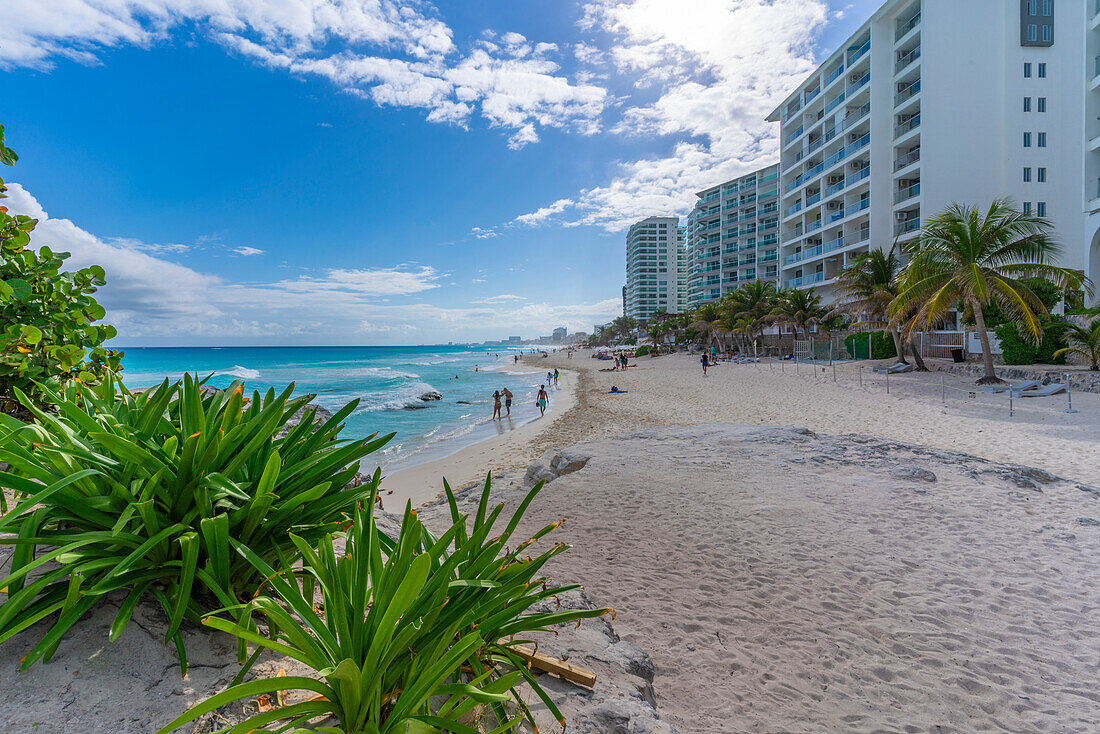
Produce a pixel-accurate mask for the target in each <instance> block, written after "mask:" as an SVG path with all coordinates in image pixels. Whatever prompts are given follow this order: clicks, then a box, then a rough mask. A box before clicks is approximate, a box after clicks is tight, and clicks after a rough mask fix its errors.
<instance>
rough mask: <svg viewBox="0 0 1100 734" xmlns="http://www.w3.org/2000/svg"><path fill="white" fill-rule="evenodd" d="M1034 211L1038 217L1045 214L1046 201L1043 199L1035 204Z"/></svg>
mask: <svg viewBox="0 0 1100 734" xmlns="http://www.w3.org/2000/svg"><path fill="white" fill-rule="evenodd" d="M1035 213H1036V214H1038V215H1039V216H1040V217H1045V216H1046V215H1047V203H1046V202H1045V201H1040V202H1039V203H1038V204H1036V205H1035Z"/></svg>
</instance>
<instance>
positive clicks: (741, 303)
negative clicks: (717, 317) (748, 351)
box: [726, 280, 778, 339]
mask: <svg viewBox="0 0 1100 734" xmlns="http://www.w3.org/2000/svg"><path fill="white" fill-rule="evenodd" d="M727 295H729V300H728V301H727V303H726V307H727V308H728V309H729V310H730V311H732V312H733V316H735V317H736V318H737V319H748V320H749V321H750V322H751V324H752V328H751V329H749V330H748V331H746V332H744V333H746V334H747V335H748V336H749V338H750V339H751V338H754V337H755V336H756V334H757V333H758V332H760V331H762V330H763V328H764V326H765V324H766V323H767V322H768V316H769V315H770V314H771V312H772V311H773V310H775V307H776V305H777V299H778V292H777V291H776V289H775V283H773V282H771V281H770V280H754V281H752V282H749V283H743V284H742V285H740V286H738V287H737V289H736V290H733V291H730V293H729V294H727Z"/></svg>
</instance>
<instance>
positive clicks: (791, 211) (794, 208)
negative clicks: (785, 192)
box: [783, 201, 802, 217]
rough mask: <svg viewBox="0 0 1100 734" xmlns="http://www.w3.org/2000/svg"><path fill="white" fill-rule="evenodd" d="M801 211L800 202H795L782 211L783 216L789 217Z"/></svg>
mask: <svg viewBox="0 0 1100 734" xmlns="http://www.w3.org/2000/svg"><path fill="white" fill-rule="evenodd" d="M800 211H802V202H801V201H799V202H797V203H796V204H795V205H794V206H789V207H787V210H786V211H785V212H783V216H785V217H789V216H791V215H792V214H794V213H796V212H800Z"/></svg>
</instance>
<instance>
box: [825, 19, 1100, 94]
mask: <svg viewBox="0 0 1100 734" xmlns="http://www.w3.org/2000/svg"><path fill="white" fill-rule="evenodd" d="M1097 2H1100V0H1097ZM843 73H844V64H841V65H840V66H838V67H836V71H834V72H833V73H832V74H829V76H827V77H825V81H824V82H822V84H821V88H822V89H824V88H825V87H827V86H829V85H830V84H832V83H833V80H835V79H836V78H837V77H838V76H840V75H841V74H843Z"/></svg>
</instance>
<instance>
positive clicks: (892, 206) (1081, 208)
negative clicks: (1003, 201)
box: [689, 0, 1100, 303]
mask: <svg viewBox="0 0 1100 734" xmlns="http://www.w3.org/2000/svg"><path fill="white" fill-rule="evenodd" d="M1098 54H1100V5H1098V4H1097V3H1096V2H1094V1H1093V0H1090V1H1089V2H1078V1H1072V2H1054V0H966V2H959V0H890V1H889V2H886V3H885V4H883V5H882V7H880V8H879V9H878V10H877V11H876V12H875V13H874V15H872V17H871V18H870V19H869V20H868V21H867V22H866V23H864V24H863V25H862V26H861V27H860V28H859V29H858V30H857V31H856V32H855V33H853V34H852V35H851V36H850V37H849V38H848V40H847V41H846V42H845V43H844V44H842V45H841V47H840V48H838V49H837V50H836V51H835V52H833V53H832V54H831V55H830V56H828V57H827V59H826V60H825V62H824V63H823V64H821V65H820V66H819V67H818V68H817V70H816V71H814V72H813V73H812V74H811V75H810V76H809V77H808V78H807V80H806V81H804V82H803V83H802V84H800V85H799V86H798V88H797V89H795V90H794V91H793V92H792V93H791V94H790V95H789V96H788V97H787V98H786V99H785V100H784V101H783V103H782V104H781V105H780V106H779V107H778V108H776V109H775V111H773V112H772V113H771V115H770V116H769V117H768V120H770V121H773V122H777V123H779V125H780V130H781V135H780V149H781V154H780V165H781V169H782V172H781V192H780V195H781V201H780V205H779V208H780V209H781V210H782V234H781V241H782V251H781V257H782V269H781V275H782V282H781V285H783V286H784V287H788V288H810V287H813V288H816V289H817V290H818V291H819V292H820V293H821V295H822V296H823V297H824V300H825V301H826V303H828V302H829V301H831V300H832V299H833V297H834V291H835V287H834V284H835V282H836V276H837V275H838V274H839V273H840V272H841V271H842V270H843V269H844V268H845V267H847V266H848V265H850V264H851V263H852V262H853V261H854V260H855V259H856V258H857V257H858V256H859V255H861V254H863V253H865V252H867V251H868V249H870V248H875V247H881V248H884V249H888V248H889V247H890V246H891V244H892V243H893V242H894V241H895V240H898V241H900V242H902V243H904V242H906V241H908V240H911V239H912V238H914V237H916V236H917V235H918V233H919V231H920V227H921V225H922V223H923V222H926V221H927V220H928V218H929V217H931V216H933V215H935V214H936V213H938V212H940V211H942V210H943V209H944V208H945V207H947V206H948V205H950V204H953V203H959V204H968V205H972V206H978V207H979V208H981V209H984V208H987V207H988V206H989V204H990V202H992V201H993V200H994V199H996V198H1000V197H1005V196H1008V197H1010V198H1012V199H1014V200H1015V202H1016V203H1017V205H1018V206H1021V207H1022V208H1023V209H1024V210H1025V211H1031V212H1032V213H1035V214H1038V215H1040V216H1044V217H1046V218H1048V219H1050V220H1051V222H1052V223H1053V224H1054V226H1055V228H1056V232H1057V235H1058V239H1059V240H1060V241H1061V242H1062V243H1063V256H1062V258H1061V261H1060V262H1059V263H1058V264H1060V265H1062V266H1064V267H1069V268H1073V269H1076V270H1082V271H1084V273H1085V274H1086V275H1088V276H1089V277H1090V278H1092V279H1093V280H1094V281H1096V282H1100V55H1098ZM1094 58H1095V59H1097V60H1096V62H1095V63H1094V62H1093V60H1094ZM689 238H690V235H689ZM713 272H714V271H711V270H705V271H704V272H703V276H704V278H705V280H706V282H707V283H708V285H707V286H706V287H705V292H707V293H709V294H713V293H714V287H715V286H714V284H713V283H711V281H712V280H713Z"/></svg>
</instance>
